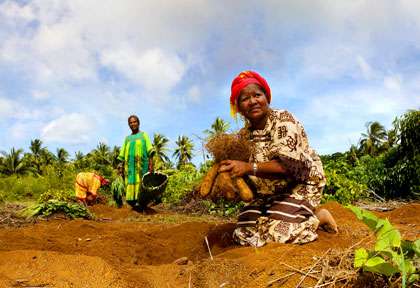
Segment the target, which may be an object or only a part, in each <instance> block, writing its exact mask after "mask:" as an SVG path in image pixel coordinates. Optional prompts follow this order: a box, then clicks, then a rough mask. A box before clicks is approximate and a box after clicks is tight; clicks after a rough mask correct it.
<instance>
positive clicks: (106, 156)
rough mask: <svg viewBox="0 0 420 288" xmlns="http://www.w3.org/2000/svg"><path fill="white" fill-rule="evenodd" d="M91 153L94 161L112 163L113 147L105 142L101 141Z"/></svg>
mask: <svg viewBox="0 0 420 288" xmlns="http://www.w3.org/2000/svg"><path fill="white" fill-rule="evenodd" d="M91 155H92V157H93V161H94V162H96V163H98V164H102V165H108V164H111V159H110V158H111V149H110V148H109V146H108V145H106V144H105V143H102V142H99V144H98V146H96V149H95V150H93V151H92V152H91Z"/></svg>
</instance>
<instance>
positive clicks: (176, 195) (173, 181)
mask: <svg viewBox="0 0 420 288" xmlns="http://www.w3.org/2000/svg"><path fill="white" fill-rule="evenodd" d="M163 172H164V173H165V174H168V175H169V179H168V185H167V186H166V190H165V192H164V193H163V195H162V201H163V202H164V203H167V204H178V203H179V202H180V201H181V200H182V199H183V198H184V197H185V196H186V195H187V194H188V193H189V192H191V191H192V190H193V188H194V187H195V186H196V185H198V183H199V181H200V179H201V177H202V174H201V173H200V172H198V171H197V170H196V169H195V167H194V166H191V165H183V166H181V167H180V169H179V170H166V171H163Z"/></svg>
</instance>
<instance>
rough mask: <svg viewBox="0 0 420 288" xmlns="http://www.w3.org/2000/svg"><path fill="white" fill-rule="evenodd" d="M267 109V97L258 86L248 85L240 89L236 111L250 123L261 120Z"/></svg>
mask: <svg viewBox="0 0 420 288" xmlns="http://www.w3.org/2000/svg"><path fill="white" fill-rule="evenodd" d="M268 108H269V105H268V101H267V97H266V96H265V93H264V91H263V90H262V89H261V87H260V86H258V85H257V84H249V85H248V86H246V87H245V88H244V89H242V91H241V94H240V95H239V98H238V110H239V112H240V113H241V114H242V115H243V116H244V117H245V118H246V119H248V120H249V121H251V123H255V122H258V121H260V120H263V119H264V118H265V116H266V115H267V113H268Z"/></svg>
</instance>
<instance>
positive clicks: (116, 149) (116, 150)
mask: <svg viewBox="0 0 420 288" xmlns="http://www.w3.org/2000/svg"><path fill="white" fill-rule="evenodd" d="M120 150H121V148H120V147H119V146H114V148H112V151H111V156H110V157H111V165H112V167H113V168H117V166H118V164H119V163H120V161H119V160H118V156H119V155H120Z"/></svg>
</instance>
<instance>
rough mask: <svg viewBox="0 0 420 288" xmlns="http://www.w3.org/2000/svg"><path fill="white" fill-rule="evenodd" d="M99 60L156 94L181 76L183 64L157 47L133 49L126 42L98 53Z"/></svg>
mask: <svg viewBox="0 0 420 288" xmlns="http://www.w3.org/2000/svg"><path fill="white" fill-rule="evenodd" d="M101 59H102V63H103V64H104V65H106V66H110V67H113V68H115V69H116V70H117V71H118V72H120V73H122V74H123V75H124V76H125V77H127V78H128V79H131V80H132V81H134V82H136V83H138V84H140V85H142V86H143V87H144V88H145V89H146V90H147V91H149V92H154V93H157V94H160V93H167V92H169V91H170V90H171V89H172V88H173V87H174V86H175V85H176V84H178V82H179V81H180V80H181V79H182V77H183V76H184V73H185V71H186V69H187V67H186V64H185V63H183V61H182V60H181V59H180V58H179V57H178V56H177V55H174V54H171V53H167V52H164V51H162V50H161V49H158V48H156V49H151V50H147V51H145V52H140V51H136V50H135V49H133V48H132V47H130V46H129V45H125V46H124V47H120V48H119V49H114V50H108V51H105V52H103V53H102V57H101Z"/></svg>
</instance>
